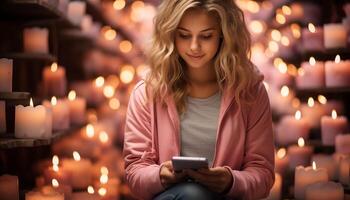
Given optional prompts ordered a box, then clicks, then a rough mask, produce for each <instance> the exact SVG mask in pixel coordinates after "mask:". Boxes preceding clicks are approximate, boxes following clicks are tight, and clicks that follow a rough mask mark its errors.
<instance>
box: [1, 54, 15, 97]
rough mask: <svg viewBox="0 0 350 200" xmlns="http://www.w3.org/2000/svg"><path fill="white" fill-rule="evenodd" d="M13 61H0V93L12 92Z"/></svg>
mask: <svg viewBox="0 0 350 200" xmlns="http://www.w3.org/2000/svg"><path fill="white" fill-rule="evenodd" d="M12 71H13V60H11V59H6V58H1V59H0V92H12Z"/></svg>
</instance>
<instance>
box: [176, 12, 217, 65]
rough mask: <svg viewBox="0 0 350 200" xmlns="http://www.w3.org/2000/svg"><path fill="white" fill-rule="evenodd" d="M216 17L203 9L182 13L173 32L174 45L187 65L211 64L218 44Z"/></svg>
mask: <svg viewBox="0 0 350 200" xmlns="http://www.w3.org/2000/svg"><path fill="white" fill-rule="evenodd" d="M219 27H220V25H219V21H218V19H217V17H216V16H215V15H213V14H212V13H208V12H206V11H205V10H203V9H190V10H188V11H186V12H185V14H184V15H183V17H182V19H181V21H180V24H179V26H178V27H177V30H176V34H175V46H176V49H177V51H178V53H179V55H180V56H181V58H182V59H183V60H184V61H185V62H186V64H187V65H188V67H193V68H203V67H210V65H213V58H214V56H215V54H216V52H217V50H218V48H219V45H220V33H221V31H220V28H219Z"/></svg>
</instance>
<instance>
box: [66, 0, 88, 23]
mask: <svg viewBox="0 0 350 200" xmlns="http://www.w3.org/2000/svg"><path fill="white" fill-rule="evenodd" d="M85 10H86V3H85V2H83V1H72V2H69V4H68V13H67V16H68V19H69V20H70V21H71V22H73V23H74V24H75V25H77V26H80V23H81V20H82V19H83V16H84V14H85Z"/></svg>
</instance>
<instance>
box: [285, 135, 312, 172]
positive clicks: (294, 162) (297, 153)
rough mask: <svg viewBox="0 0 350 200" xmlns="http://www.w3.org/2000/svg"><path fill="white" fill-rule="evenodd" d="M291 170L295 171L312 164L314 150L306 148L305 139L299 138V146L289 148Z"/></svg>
mask: <svg viewBox="0 0 350 200" xmlns="http://www.w3.org/2000/svg"><path fill="white" fill-rule="evenodd" d="M287 152H288V156H289V168H290V169H295V167H296V166H299V165H302V166H308V165H309V164H310V159H311V155H312V153H313V148H312V147H310V146H306V145H305V142H304V139H303V138H299V140H298V145H292V146H289V147H288V151H287Z"/></svg>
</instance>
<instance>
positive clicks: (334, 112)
mask: <svg viewBox="0 0 350 200" xmlns="http://www.w3.org/2000/svg"><path fill="white" fill-rule="evenodd" d="M332 119H337V111H335V110H334V109H333V110H332Z"/></svg>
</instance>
